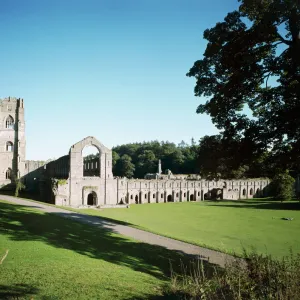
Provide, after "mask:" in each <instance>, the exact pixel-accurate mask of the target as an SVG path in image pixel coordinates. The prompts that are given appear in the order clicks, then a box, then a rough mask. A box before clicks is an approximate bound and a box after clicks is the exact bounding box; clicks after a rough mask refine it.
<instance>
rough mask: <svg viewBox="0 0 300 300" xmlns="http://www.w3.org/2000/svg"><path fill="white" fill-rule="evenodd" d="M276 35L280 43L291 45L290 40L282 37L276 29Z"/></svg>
mask: <svg viewBox="0 0 300 300" xmlns="http://www.w3.org/2000/svg"><path fill="white" fill-rule="evenodd" d="M276 35H277V37H278V38H279V40H280V41H281V42H282V43H284V44H286V45H288V46H290V45H292V41H289V40H286V39H284V38H283V37H282V36H281V35H280V34H279V33H278V31H276Z"/></svg>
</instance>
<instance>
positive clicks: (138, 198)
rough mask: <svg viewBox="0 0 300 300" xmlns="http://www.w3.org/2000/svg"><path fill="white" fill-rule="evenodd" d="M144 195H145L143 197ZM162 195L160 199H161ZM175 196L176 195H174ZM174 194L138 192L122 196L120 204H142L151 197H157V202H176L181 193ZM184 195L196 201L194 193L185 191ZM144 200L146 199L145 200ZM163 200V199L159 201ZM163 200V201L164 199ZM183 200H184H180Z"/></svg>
mask: <svg viewBox="0 0 300 300" xmlns="http://www.w3.org/2000/svg"><path fill="white" fill-rule="evenodd" d="M143 196H144V197H143ZM159 196H160V199H159ZM174 196H175V197H174ZM174 196H173V195H172V194H170V193H166V194H165V193H150V192H149V193H145V194H142V193H138V194H128V195H127V196H126V197H124V198H121V200H120V204H125V203H126V204H129V203H135V204H142V203H151V197H152V199H155V202H156V203H159V202H175V199H178V198H179V193H178V192H177V193H176V194H175V193H174ZM198 196H199V197H200V196H201V194H200V192H198ZM183 197H184V198H185V201H196V197H195V195H194V193H186V192H185V193H183ZM202 197H203V191H202ZM143 200H144V201H143ZM159 200H161V201H159ZM162 200H163V201H162ZM179 201H182V200H179ZM153 202H154V201H153Z"/></svg>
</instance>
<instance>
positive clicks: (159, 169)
mask: <svg viewBox="0 0 300 300" xmlns="http://www.w3.org/2000/svg"><path fill="white" fill-rule="evenodd" d="M157 174H161V161H160V159H159V160H158V170H157Z"/></svg>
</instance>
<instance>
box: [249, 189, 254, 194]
mask: <svg viewBox="0 0 300 300" xmlns="http://www.w3.org/2000/svg"><path fill="white" fill-rule="evenodd" d="M249 194H250V195H251V196H252V195H253V189H252V188H251V189H250V193H249Z"/></svg>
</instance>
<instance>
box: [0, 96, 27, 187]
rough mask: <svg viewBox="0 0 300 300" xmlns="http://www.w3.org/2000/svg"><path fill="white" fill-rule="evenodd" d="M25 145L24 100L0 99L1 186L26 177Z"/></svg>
mask: <svg viewBox="0 0 300 300" xmlns="http://www.w3.org/2000/svg"><path fill="white" fill-rule="evenodd" d="M25 145H26V142H25V120H24V102H23V99H17V98H12V97H8V98H5V99H0V186H2V185H6V184H9V183H11V182H14V181H15V180H16V179H17V178H20V177H21V176H23V175H24V173H25Z"/></svg>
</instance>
